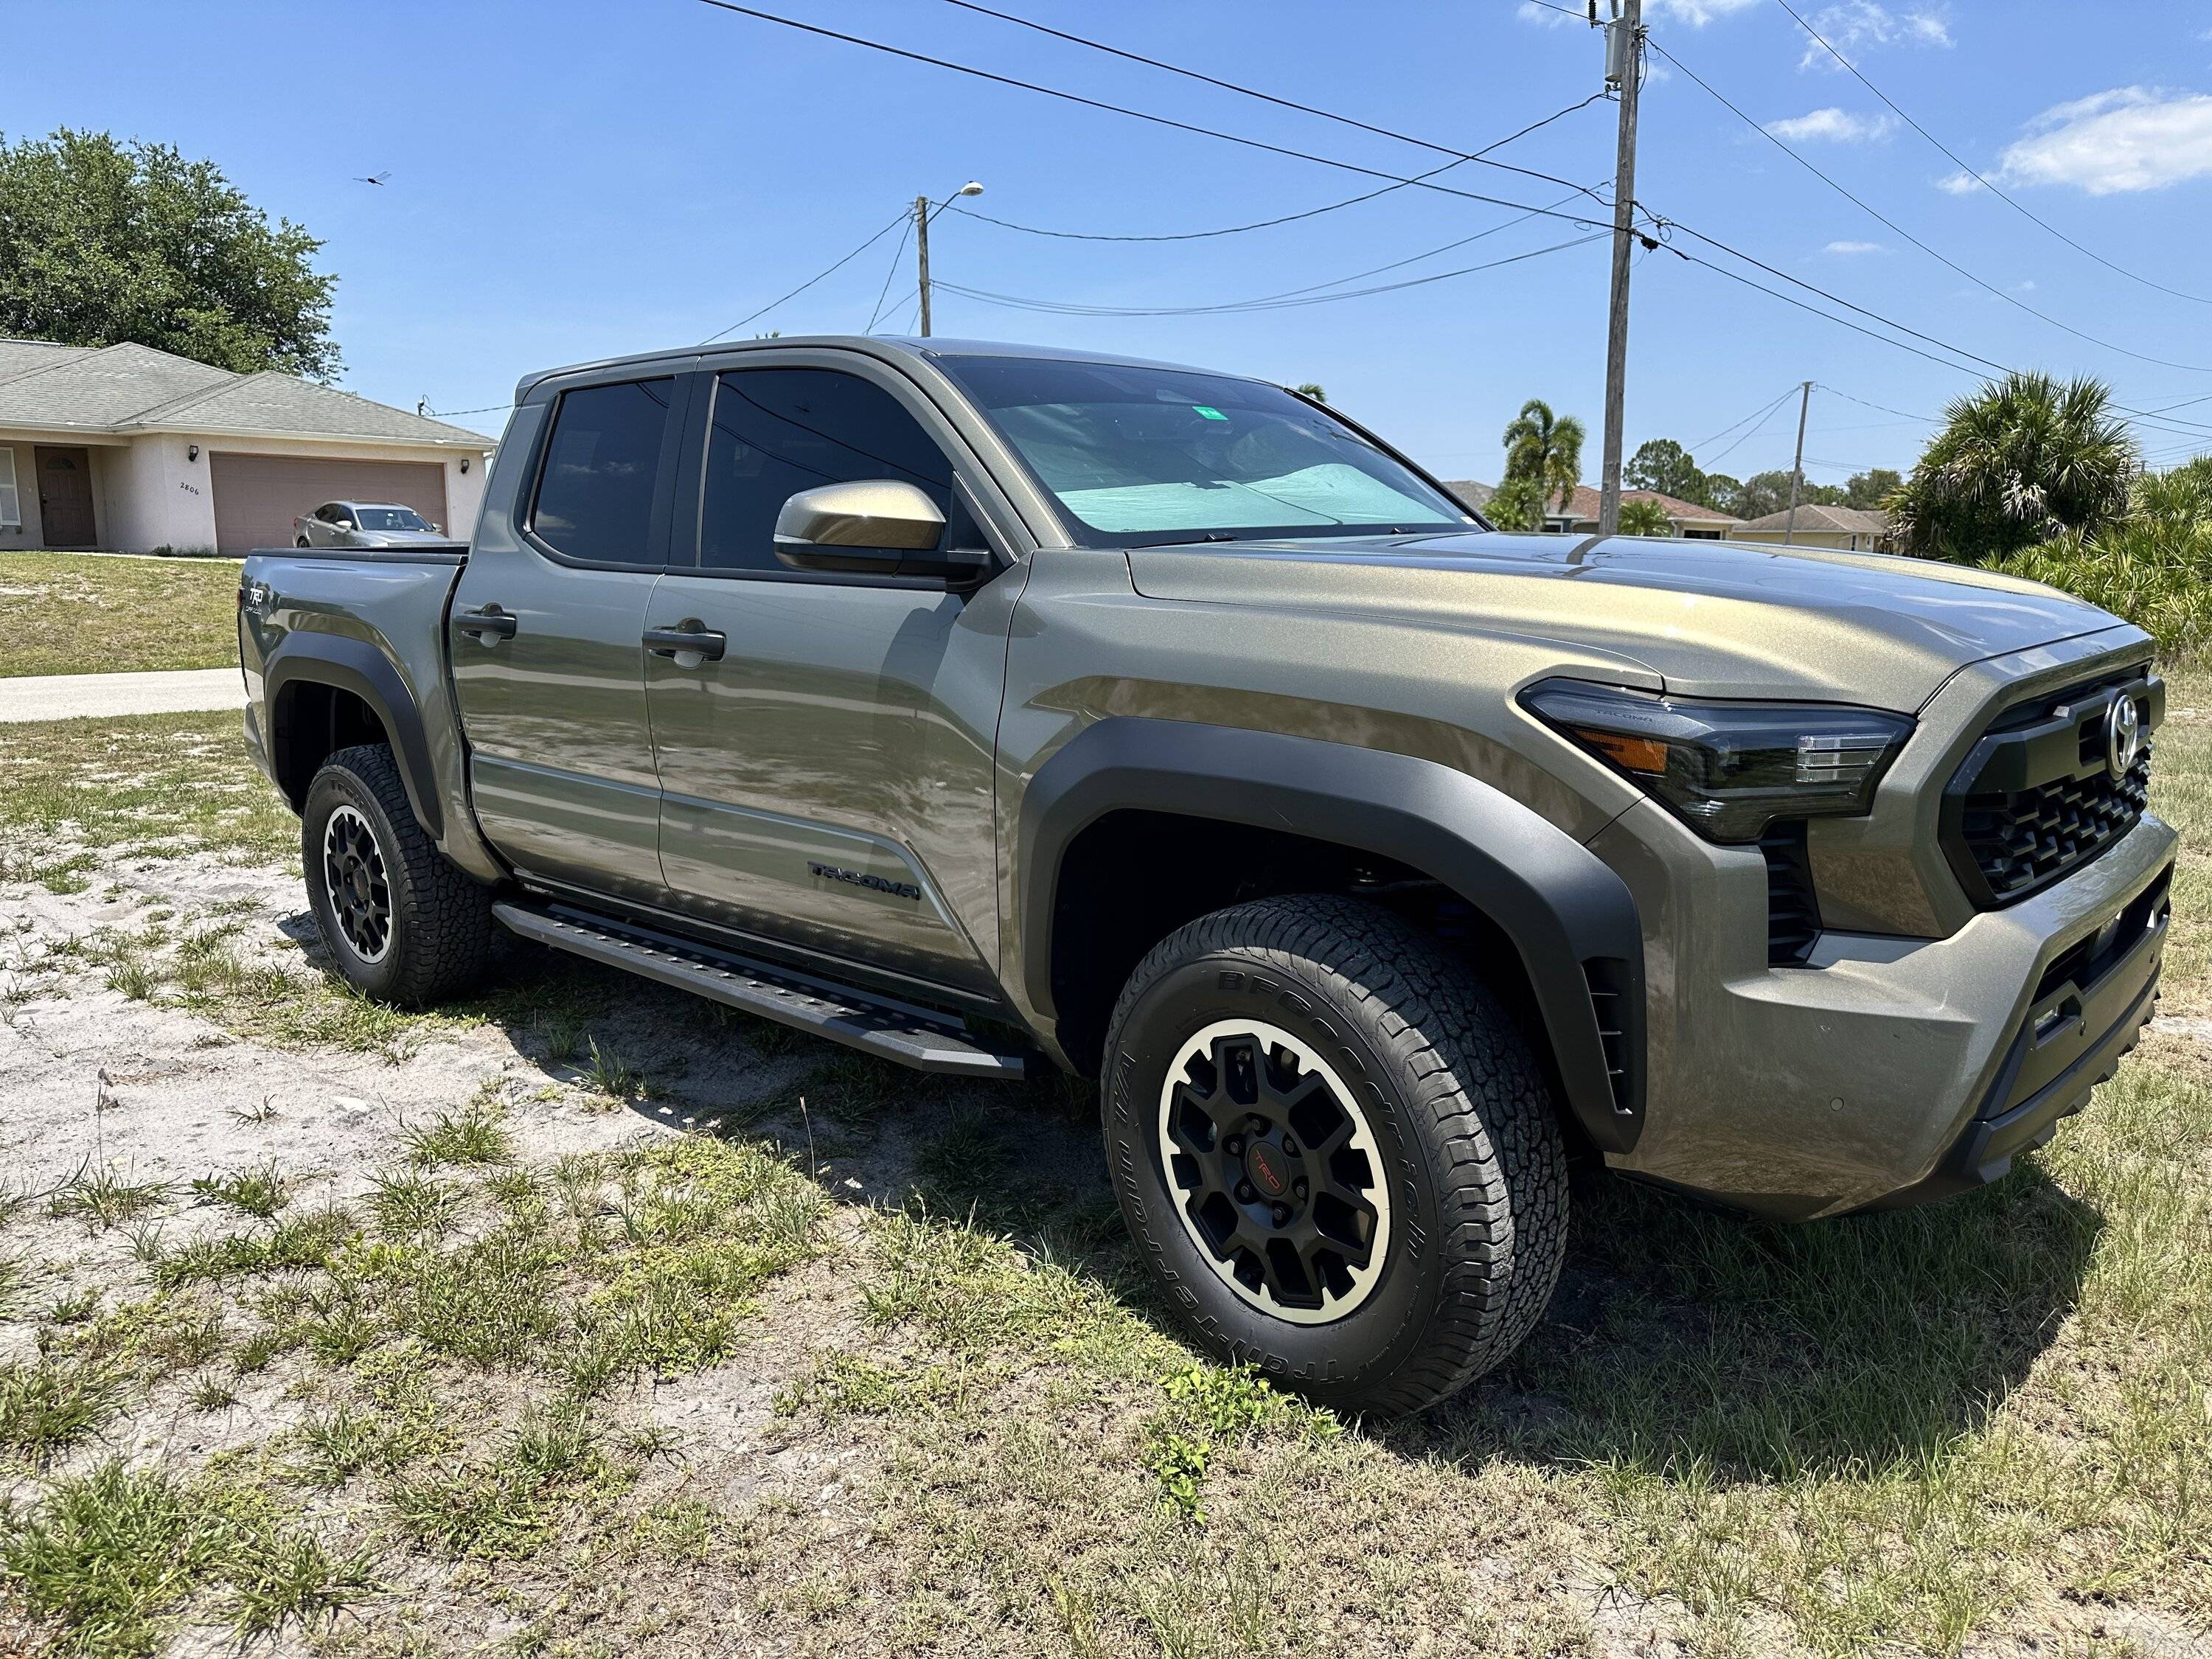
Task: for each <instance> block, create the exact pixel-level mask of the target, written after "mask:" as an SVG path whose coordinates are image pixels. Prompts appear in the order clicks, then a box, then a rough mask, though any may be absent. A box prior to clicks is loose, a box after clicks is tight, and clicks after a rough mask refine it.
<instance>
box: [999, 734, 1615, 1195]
mask: <svg viewBox="0 0 2212 1659" xmlns="http://www.w3.org/2000/svg"><path fill="white" fill-rule="evenodd" d="M1119 815H1136V817H1141V818H1143V819H1145V820H1146V821H1147V822H1149V823H1152V824H1153V825H1155V826H1158V825H1160V824H1162V823H1164V824H1167V825H1170V826H1176V825H1182V826H1190V835H1189V837H1188V839H1189V843H1190V845H1189V847H1188V851H1187V852H1186V849H1185V848H1183V847H1182V845H1180V844H1179V843H1178V842H1177V841H1176V839H1175V838H1174V837H1173V836H1163V837H1162V838H1161V839H1160V840H1159V841H1158V842H1157V843H1156V844H1154V845H1152V847H1150V848H1147V853H1148V854H1149V856H1148V857H1147V859H1146V861H1145V862H1144V863H1143V864H1142V865H1141V866H1139V867H1141V868H1142V870H1143V871H1144V875H1143V879H1145V880H1146V881H1150V882H1158V883H1166V884H1175V883H1176V882H1177V881H1179V880H1181V879H1182V874H1183V872H1182V870H1181V869H1180V868H1179V864H1180V862H1181V861H1182V859H1183V858H1185V857H1188V859H1189V860H1191V862H1192V868H1194V869H1195V868H1196V867H1197V866H1198V864H1199V863H1200V862H1202V861H1203V860H1206V858H1208V857H1209V856H1213V855H1216V854H1217V852H1218V849H1220V848H1231V849H1234V851H1233V852H1232V854H1231V855H1236V854H1238V853H1242V852H1243V851H1245V850H1247V849H1249V848H1253V847H1255V846H1261V847H1265V848H1270V849H1273V850H1276V851H1279V852H1281V853H1282V854H1285V856H1296V855H1298V854H1305V855H1308V856H1311V855H1312V854H1313V849H1324V850H1327V851H1331V852H1334V853H1336V854H1350V855H1356V856H1357V857H1358V858H1364V859H1365V860H1373V861H1377V862H1378V863H1379V864H1380V865H1381V866H1382V867H1379V868H1377V869H1376V870H1374V871H1372V872H1367V871H1362V872H1360V873H1361V874H1363V875H1371V876H1373V877H1374V878H1377V879H1376V886H1377V887H1378V888H1379V887H1382V886H1387V885H1388V884H1389V878H1391V877H1392V876H1393V875H1404V874H1410V875H1412V876H1413V877H1415V878H1421V879H1424V880H1425V881H1428V882H1433V883H1435V884H1438V885H1440V886H1441V887H1443V888H1444V889H1446V890H1449V892H1450V893H1451V894H1453V895H1455V896H1456V897H1457V898H1458V899H1459V900H1461V901H1462V902H1463V903H1464V904H1465V905H1466V906H1467V907H1468V909H1470V910H1471V911H1472V912H1473V913H1474V915H1475V916H1476V917H1478V918H1480V922H1481V924H1482V926H1483V927H1484V928H1485V929H1486V934H1485V937H1486V939H1490V940H1492V941H1496V942H1499V943H1502V944H1503V945H1505V946H1508V947H1510V951H1511V952H1512V953H1513V957H1514V960H1513V961H1512V963H1510V966H1511V967H1512V968H1514V969H1517V970H1518V974H1519V976H1520V978H1521V980H1522V982H1523V984H1524V985H1525V988H1526V991H1527V994H1528V1002H1529V1004H1530V1005H1531V1007H1532V1010H1533V1012H1534V1016H1535V1018H1536V1024H1537V1026H1538V1028H1539V1029H1538V1030H1537V1032H1536V1035H1538V1036H1540V1037H1541V1039H1543V1041H1544V1042H1546V1043H1547V1047H1548V1048H1549V1051H1550V1058H1551V1060H1553V1065H1554V1066H1555V1068H1556V1072H1557V1075H1558V1077H1559V1083H1560V1085H1561V1088H1562V1091H1563V1092H1564V1095H1565V1104H1566V1106H1567V1108H1568V1109H1569V1111H1570V1113H1571V1115H1572V1117H1573V1118H1574V1120H1575V1121H1577V1123H1578V1124H1579V1125H1580V1126H1581V1127H1582V1128H1583V1130H1584V1131H1585V1132H1586V1133H1588V1134H1589V1138H1590V1139H1591V1140H1593V1141H1594V1142H1595V1144H1596V1145H1597V1146H1599V1147H1600V1148H1601V1149H1603V1150H1605V1151H1607V1152H1626V1151H1627V1150H1629V1149H1630V1148H1631V1147H1632V1146H1634V1145H1635V1143H1636V1140H1637V1138H1638V1134H1639V1133H1641V1130H1642V1127H1643V1122H1644V946H1643V936H1642V930H1641V925H1640V922H1639V920H1638V915H1637V909H1636V903H1635V900H1634V899H1633V898H1632V896H1630V894H1629V891H1628V889H1627V886H1626V884H1625V883H1623V882H1622V880H1621V879H1620V877H1619V876H1618V875H1616V874H1615V873H1614V872H1613V871H1612V870H1611V869H1610V868H1608V867H1607V866H1606V865H1605V864H1604V863H1603V862H1602V861H1601V860H1599V859H1598V857H1597V856H1596V854H1593V853H1592V852H1590V851H1589V848H1586V847H1584V846H1583V845H1582V844H1581V843H1580V842H1577V841H1576V840H1575V839H1574V838H1573V837H1572V836H1569V835H1567V834H1566V833H1565V831H1563V830H1561V829H1559V828H1558V827H1557V826H1555V825H1553V824H1552V823H1549V822H1548V821H1547V820H1546V819H1544V818H1542V817H1539V816H1538V815H1537V814H1536V813H1535V812H1534V811H1531V810H1530V809H1529V808H1528V807H1527V806H1524V805H1522V804H1521V803H1520V802H1518V801H1516V800H1514V799H1511V798H1510V797H1509V796H1507V795H1505V794H1504V793H1502V792H1501V791H1499V790H1498V789H1496V788H1494V787H1491V786H1490V785H1488V784H1486V783H1484V782H1483V781H1480V779H1477V778H1474V777H1471V776H1469V775H1467V774H1465V773H1463V772H1459V771H1455V770H1454V769H1451V768H1449V767H1446V766H1443V765H1440V764H1438V763H1435V762H1432V761H1426V760H1423V759H1420V758H1419V757H1415V756H1410V755H1401V754H1395V753H1390V752H1388V751H1383V750H1369V749H1360V748H1357V747H1353V746H1352V745H1349V744H1335V743H1328V742H1324V741H1322V740H1320V739H1316V738H1300V737H1294V736H1290V735H1287V734H1285V733H1280V732H1253V731H1245V730H1240V729H1237V728H1232V727H1224V726H1205V725H1200V724H1196V723H1193V722H1186V721H1178V720H1152V719H1146V718H1141V717H1117V718H1113V719H1109V720H1101V721H1098V722H1097V723H1096V724H1094V725H1092V726H1089V727H1088V728H1086V729H1085V731H1083V732H1080V733H1079V734H1078V735H1077V736H1076V737H1075V738H1072V739H1070V740H1069V742H1068V743H1067V744H1065V745H1064V746H1063V747H1062V748H1060V750H1058V751H1057V752H1056V753H1055V754H1054V756H1053V757H1052V758H1051V759H1050V760H1048V762H1047V763H1045V764H1044V765H1043V766H1042V768H1040V769H1038V771H1037V773H1036V775H1035V776H1034V777H1033V778H1032V779H1031V780H1030V784H1029V787H1028V789H1027V790H1026V792H1025V793H1024V795H1023V798H1022V803H1021V807H1020V811H1019V822H1018V849H1017V859H1018V862H1017V866H1016V870H1015V874H1014V883H1015V897H1016V902H1017V904H1018V910H1017V913H1016V917H1015V926H1014V928H1013V930H1012V940H1011V941H1010V942H1011V943H1012V944H1013V945H1014V946H1015V947H1016V949H1017V950H1018V953H1019V954H1018V963H1015V964H1014V969H1015V972H1014V975H1013V977H1014V978H1016V979H1017V980H1018V984H1019V989H1020V991H1021V993H1022V995H1023V998H1024V1001H1025V1002H1026V1003H1027V1004H1028V1006H1029V1009H1030V1013H1031V1016H1032V1018H1035V1019H1036V1022H1037V1023H1038V1024H1039V1025H1040V1027H1041V1028H1042V1029H1043V1030H1045V1032H1046V1033H1047V1035H1048V1036H1050V1037H1051V1038H1052V1039H1053V1041H1054V1043H1055V1045H1056V1046H1058V1047H1059V1048H1060V1050H1061V1052H1062V1053H1064V1054H1067V1055H1068V1057H1069V1058H1070V1060H1072V1061H1073V1063H1075V1064H1076V1065H1077V1066H1079V1068H1087V1063H1088V1061H1090V1060H1095V1058H1096V1055H1095V1054H1093V1053H1091V1049H1092V1048H1093V1046H1094V1044H1095V1042H1097V1040H1098V1039H1099V1037H1101V1036H1103V1022H1102V1020H1101V1019H1100V1018H1099V1017H1097V1015H1096V1013H1095V1011H1094V1010H1093V1009H1092V1007H1091V1006H1090V1005H1091V1002H1092V1001H1095V998H1096V991H1095V989H1094V988H1088V987H1085V988H1083V989H1081V990H1080V991H1079V993H1078V994H1077V995H1076V997H1075V998H1074V1001H1075V1002H1076V1003H1077V1004H1078V1005H1079V1006H1065V1005H1066V1002H1067V1001H1068V997H1067V994H1068V993H1069V992H1070V991H1071V990H1072V989H1075V988H1076V987H1081V986H1082V982H1083V971H1082V970H1083V964H1084V963H1085V962H1086V961H1091V960H1095V959H1097V958H1098V957H1101V956H1103V957H1104V958H1105V959H1107V960H1109V961H1111V960H1115V959H1117V957H1118V955H1119V954H1120V953H1121V952H1122V951H1126V949H1127V944H1126V942H1123V941H1119V940H1115V939H1110V938H1109V939H1103V940H1101V939H1094V938H1093V937H1092V936H1091V930H1092V929H1093V928H1094V927H1098V928H1103V929H1105V930H1107V931H1108V933H1109V934H1110V933H1111V930H1113V929H1114V928H1115V927H1117V926H1119V927H1121V928H1122V930H1123V931H1127V927H1129V926H1130V925H1132V924H1131V923H1130V922H1129V921H1127V918H1128V917H1130V916H1132V915H1139V916H1140V915H1143V914H1144V913H1145V907H1144V905H1143V904H1142V902H1129V901H1128V900H1127V896H1120V897H1117V896H1116V895H1115V894H1113V893H1101V892H1098V891H1096V890H1093V889H1095V888H1096V887H1097V886H1098V885H1099V884H1098V882H1097V880H1096V879H1094V878H1092V877H1091V874H1090V873H1089V872H1091V860H1092V858H1093V857H1094V856H1095V854H1094V853H1093V852H1091V851H1090V850H1087V849H1090V848H1096V846H1097V844H1098V837H1097V836H1096V835H1095V834H1092V832H1094V831H1097V830H1098V829H1100V828H1101V826H1103V827H1104V829H1105V830H1106V832H1107V833H1109V834H1115V833H1118V829H1119V828H1120V826H1121V825H1122V824H1125V823H1133V822H1134V819H1133V818H1128V817H1121V816H1119ZM1231 830H1234V831H1235V832H1236V833H1235V834H1233V835H1232V834H1230V833H1229V832H1230V831H1231ZM1086 836H1091V840H1090V841H1089V842H1086V840H1085V837H1086ZM1123 867H1124V869H1125V872H1126V868H1127V866H1123ZM1346 867H1349V866H1346ZM1278 890H1283V889H1278ZM1117 917H1119V918H1121V920H1120V921H1117ZM1188 919H1189V917H1188V915H1177V916H1176V917H1175V919H1174V921H1173V922H1172V923H1171V924H1170V927H1169V928H1165V929H1163V930H1162V931H1161V935H1160V936H1164V933H1165V932H1167V931H1171V930H1172V926H1179V925H1180V924H1181V922H1182V921H1186V920H1188ZM1150 942H1151V941H1146V944H1147V945H1149V943H1150ZM1132 965H1133V964H1132ZM1115 988H1116V989H1118V987H1115ZM1110 997H1111V994H1110V993H1109V999H1108V1000H1109V1006H1110ZM1093 1025H1097V1027H1098V1029H1097V1030H1095V1031H1094V1030H1091V1026H1093Z"/></svg>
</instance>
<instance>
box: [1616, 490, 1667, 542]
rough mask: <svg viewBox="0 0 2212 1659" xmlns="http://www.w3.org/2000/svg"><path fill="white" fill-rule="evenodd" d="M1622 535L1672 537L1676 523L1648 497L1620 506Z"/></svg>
mask: <svg viewBox="0 0 2212 1659" xmlns="http://www.w3.org/2000/svg"><path fill="white" fill-rule="evenodd" d="M1620 533H1621V534H1622V535H1624V536H1671V535H1673V534H1674V520H1672V519H1670V518H1668V516H1667V509H1666V508H1665V507H1662V506H1660V505H1659V503H1658V502H1656V501H1653V500H1652V499H1651V498H1650V496H1648V495H1638V496H1637V497H1636V498H1635V499H1634V500H1632V501H1623V502H1622V503H1621V504H1620Z"/></svg>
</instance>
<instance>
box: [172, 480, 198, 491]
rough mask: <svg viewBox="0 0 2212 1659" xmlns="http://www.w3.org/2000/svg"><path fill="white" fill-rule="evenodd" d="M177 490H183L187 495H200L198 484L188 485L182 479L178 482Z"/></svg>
mask: <svg viewBox="0 0 2212 1659" xmlns="http://www.w3.org/2000/svg"><path fill="white" fill-rule="evenodd" d="M177 488H178V489H181V490H183V491H184V492H185V494H186V495H198V494H199V493H200V487H199V486H198V485H197V484H196V483H185V481H184V480H183V479H182V478H179V479H178V480H177Z"/></svg>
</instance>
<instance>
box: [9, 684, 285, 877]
mask: <svg viewBox="0 0 2212 1659" xmlns="http://www.w3.org/2000/svg"><path fill="white" fill-rule="evenodd" d="M202 848H204V849H207V850H209V851H212V852H215V853H217V854H222V855H224V856H226V857H229V858H234V859H236V860H239V861H240V862H251V863H256V864H277V865H283V866H291V867H297V865H298V862H299V857H300V824H299V820H298V819H296V818H295V817H293V816H292V815H291V813H290V812H289V811H288V810H287V809H286V807H285V805H284V803H283V800H282V799H279V798H278V796H277V793H276V791H275V790H274V789H273V788H271V787H270V786H269V784H268V782H267V781H265V780H264V779H263V778H262V776H261V775H260V774H259V773H258V772H256V771H254V770H253V769H252V766H250V765H249V764H248V763H246V757H245V750H244V749H243V747H242V745H241V743H240V738H239V726H238V716H237V715H236V714H147V715H143V716H140V717H137V718H135V719H131V720H44V721H32V722H26V723H23V724H21V725H13V726H0V880H5V881H18V880H35V881H40V882H43V883H44V884H46V885H48V886H50V887H55V888H57V889H58V890H75V889H76V888H78V887H82V885H83V884H85V882H86V881H87V880H88V879H89V877H88V872H89V871H90V870H92V869H93V868H94V867H95V866H96V865H97V864H98V863H99V862H100V860H103V859H105V858H111V857H113V856H116V855H118V854H128V853H165V854H178V853H183V852H190V851H194V850H198V849H202Z"/></svg>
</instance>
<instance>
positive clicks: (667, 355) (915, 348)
mask: <svg viewBox="0 0 2212 1659" xmlns="http://www.w3.org/2000/svg"><path fill="white" fill-rule="evenodd" d="M793 346H802V347H803V346H817V347H835V348H837V349H841V350H846V351H860V352H866V353H867V354H868V355H870V356H876V357H922V358H928V357H1046V358H1052V359H1054V360H1056V361H1058V362H1075V363H1109V364H1112V365H1114V366H1115V367H1116V368H1167V369H1181V370H1182V371H1184V372H1185V373H1187V374H1217V375H1218V374H1225V373H1231V372H1230V371H1225V370H1222V369H1218V368H1199V367H1197V366H1196V365H1194V364H1191V363H1170V362H1159V361H1158V360H1156V359H1153V358H1149V357H1125V356H1121V355H1120V354H1119V353H1116V352H1111V351H1089V350H1079V349H1071V348H1068V347H1066V346H1044V345H1023V344H1020V343H1018V342H1013V341H1007V340H958V339H948V338H946V337H944V336H942V335H932V336H931V337H928V338H927V339H924V338H922V337H920V336H917V335H902V334H784V335H778V336H777V337H775V338H773V339H767V340H731V341H719V340H718V341H714V342H713V343H708V344H703V345H686V346H671V347H667V348H665V349H662V350H659V351H639V352H632V353H629V354H628V355H626V356H619V357H600V358H598V359H595V360H593V361H592V362H582V363H568V364H564V365H563V366H562V367H561V368H542V369H539V370H538V371H537V372H536V373H534V374H526V375H524V376H523V377H522V379H521V380H518V381H517V382H516V383H515V387H514V400H515V402H517V403H518V404H519V403H520V402H521V401H522V400H523V399H524V398H526V397H527V396H529V395H530V391H531V388H532V387H533V386H537V385H538V383H539V382H540V381H543V380H551V379H552V378H554V377H555V376H556V375H561V374H579V373H582V372H584V371H586V370H596V369H602V368H663V367H667V366H669V365H672V364H675V363H679V362H683V361H684V360H685V359H687V358H691V357H696V356H702V355H703V354H705V353H708V352H712V353H714V354H715V355H716V356H720V355H721V354H723V353H726V352H732V351H781V350H785V349H789V348H791V347H793ZM1231 378H1233V379H1238V380H1264V379H1265V377H1264V376H1261V375H1257V374H1243V375H1239V374H1233V373H1231ZM1267 384H1270V385H1272V384H1273V382H1267Z"/></svg>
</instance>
